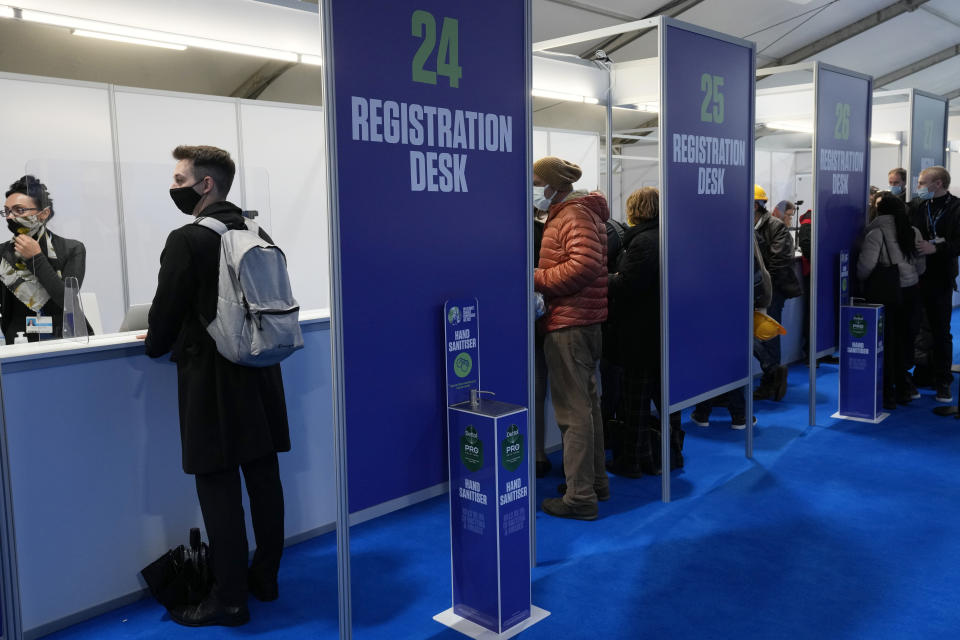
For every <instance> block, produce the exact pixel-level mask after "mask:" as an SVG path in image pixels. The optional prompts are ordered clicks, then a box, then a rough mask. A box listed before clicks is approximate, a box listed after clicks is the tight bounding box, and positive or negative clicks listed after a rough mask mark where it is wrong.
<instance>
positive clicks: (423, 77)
mask: <svg viewBox="0 0 960 640" xmlns="http://www.w3.org/2000/svg"><path fill="white" fill-rule="evenodd" d="M411 35H413V36H416V37H417V38H423V42H422V43H421V44H420V48H419V49H417V54H416V55H415V56H413V81H414V82H423V83H425V84H437V74H436V73H435V72H433V71H428V70H426V69H424V68H423V65H424V64H425V63H426V62H427V58H429V57H430V54H431V53H433V46H434V45H435V44H436V43H437V21H436V20H434V19H433V16H432V15H430V14H429V13H427V12H426V11H421V10H417V11H414V12H413V24H412V30H411Z"/></svg>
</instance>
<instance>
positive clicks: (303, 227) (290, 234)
mask: <svg viewBox="0 0 960 640" xmlns="http://www.w3.org/2000/svg"><path fill="white" fill-rule="evenodd" d="M0 91H2V95H5V96H9V97H10V99H8V100H4V101H2V102H0V134H2V139H3V143H4V154H3V156H2V158H0V185H2V186H3V187H6V186H7V185H9V184H11V183H12V182H14V181H15V180H17V179H18V178H20V176H22V175H24V174H25V173H29V174H32V175H35V176H36V177H37V178H38V179H39V180H41V181H42V182H44V183H45V184H46V185H47V187H48V188H49V190H50V194H51V196H52V197H53V201H54V210H55V212H56V215H55V217H54V219H53V220H52V222H51V224H50V229H51V231H53V232H54V233H57V234H59V235H61V236H64V237H67V238H72V239H76V240H80V241H81V242H83V243H84V245H85V247H86V250H87V261H86V278H85V281H84V283H83V287H82V289H83V291H84V292H85V293H93V294H95V296H96V298H97V301H98V306H99V310H100V316H101V318H102V322H103V329H104V330H105V331H106V332H108V333H109V332H113V331H116V330H117V328H118V327H119V326H120V322H121V320H122V319H123V315H124V313H125V312H126V309H127V307H128V306H129V305H132V304H139V303H146V302H150V301H151V300H152V298H153V294H154V291H155V289H156V282H157V270H158V268H159V264H160V252H161V251H162V249H163V245H164V242H165V240H166V238H167V235H168V234H169V233H170V231H172V230H173V229H175V228H177V227H179V226H181V225H183V224H186V223H188V222H189V221H190V218H189V217H188V216H185V215H183V214H181V213H180V212H179V211H178V210H177V209H176V207H175V206H174V204H173V202H172V201H171V200H170V196H169V194H168V189H169V188H170V184H171V181H172V175H173V167H174V163H175V160H174V159H173V157H172V156H171V152H172V150H173V148H174V147H176V146H177V145H179V144H208V145H214V146H218V147H222V148H224V149H226V150H227V151H229V152H230V153H231V155H232V156H233V158H234V160H235V161H236V162H237V168H238V171H237V176H236V179H235V180H234V184H233V188H232V189H231V191H230V195H229V198H230V200H231V201H233V202H234V203H235V204H237V205H238V206H240V207H242V208H244V209H254V210H256V211H257V212H258V218H257V221H258V222H259V224H260V225H261V226H262V227H264V228H265V229H266V230H267V231H268V232H269V233H270V234H271V236H272V237H273V238H274V240H275V241H276V242H277V243H278V244H279V245H280V247H281V248H283V250H284V253H285V254H286V256H287V260H288V264H289V267H290V274H291V281H292V284H293V290H294V294H295V295H296V296H297V299H298V301H299V302H300V306H301V308H302V309H323V308H326V307H328V306H329V295H328V293H327V290H328V287H327V286H326V283H327V282H328V281H329V267H328V258H327V256H328V251H327V246H328V239H327V225H326V217H325V212H326V184H325V179H324V177H323V176H324V175H325V145H324V129H323V111H322V109H321V108H319V107H310V106H301V105H291V104H285V103H273V102H258V101H250V100H238V99H234V98H219V97H213V96H199V95H192V94H184V93H172V92H164V91H154V90H143V89H132V88H123V87H113V86H111V85H106V84H93V83H80V82H73V81H70V82H67V81H60V80H55V79H51V78H42V77H35V76H20V75H13V74H0ZM17 98H22V99H21V100H18V99H17ZM24 101H29V102H30V108H24V106H23V104H24ZM571 136H573V138H571ZM567 138H570V139H571V140H573V141H574V142H575V143H576V144H579V145H580V146H581V147H582V148H586V147H585V146H584V142H582V141H580V140H579V139H575V138H576V136H575V134H566V133H565V134H562V135H561V137H560V138H558V140H561V141H563V140H566V139H567ZM567 142H568V143H569V142H570V141H567ZM557 144H563V142H557ZM596 144H597V143H596V140H595V139H594V142H593V149H594V154H596ZM586 146H589V143H587V144H586ZM581 155H585V157H586V156H588V155H589V153H588V152H586V151H581ZM591 166H592V170H593V172H594V175H595V174H596V172H597V171H598V169H597V166H596V160H594V163H593V164H592V165H591ZM312 283H320V286H313V284H312Z"/></svg>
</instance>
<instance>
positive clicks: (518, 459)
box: [500, 424, 523, 471]
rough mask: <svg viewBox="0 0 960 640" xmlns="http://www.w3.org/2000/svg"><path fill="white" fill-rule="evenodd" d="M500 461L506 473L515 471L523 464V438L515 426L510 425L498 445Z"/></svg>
mask: <svg viewBox="0 0 960 640" xmlns="http://www.w3.org/2000/svg"><path fill="white" fill-rule="evenodd" d="M500 460H501V462H502V464H503V468H504V469H506V470H507V471H516V470H517V468H518V467H519V466H520V464H521V463H522V462H523V436H522V435H520V429H519V428H517V425H515V424H512V425H510V428H508V429H507V436H506V437H505V438H504V439H503V442H501V443H500Z"/></svg>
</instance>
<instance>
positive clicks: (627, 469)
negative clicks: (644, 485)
mask: <svg viewBox="0 0 960 640" xmlns="http://www.w3.org/2000/svg"><path fill="white" fill-rule="evenodd" d="M606 466H607V471H609V472H610V473H612V474H613V475H616V476H623V477H624V478H642V477H643V476H644V475H646V474H644V472H643V469H641V468H640V463H639V462H638V461H637V460H636V458H631V459H629V460H628V459H627V456H621V457H619V458H614V459H613V460H610V461H609V462H607V465H606Z"/></svg>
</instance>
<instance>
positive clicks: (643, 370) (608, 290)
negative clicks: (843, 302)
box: [533, 157, 960, 520]
mask: <svg viewBox="0 0 960 640" xmlns="http://www.w3.org/2000/svg"><path fill="white" fill-rule="evenodd" d="M533 174H534V206H535V211H534V216H535V221H536V227H537V229H538V233H537V239H538V257H537V261H536V269H535V272H534V288H535V290H536V291H538V292H539V293H541V294H542V295H543V296H544V301H545V304H546V313H545V315H544V316H543V317H542V318H540V319H539V320H538V322H537V335H538V345H539V344H541V343H542V345H543V348H542V356H543V357H542V359H539V358H538V367H537V389H538V393H537V402H538V410H537V411H536V412H535V413H536V414H537V415H536V420H537V431H536V436H537V443H536V445H537V446H536V452H537V475H538V477H543V476H544V475H546V473H547V472H549V470H550V463H549V460H548V459H547V456H546V452H545V450H544V445H543V437H544V427H543V411H542V403H543V402H544V399H545V397H546V388H547V381H549V388H550V392H551V396H552V400H553V406H554V412H555V415H556V418H557V424H558V426H559V427H560V432H561V435H562V445H563V472H564V476H565V482H564V483H562V484H561V485H560V486H559V487H558V491H559V494H560V495H559V497H550V498H547V499H545V500H544V501H543V503H542V509H543V511H544V512H545V513H547V514H549V515H553V516H557V517H564V518H574V519H580V520H593V519H595V518H596V517H597V516H598V513H599V505H598V503H599V502H601V501H605V500H607V499H609V497H610V484H609V481H608V478H607V473H606V472H607V471H609V472H611V473H614V474H617V475H622V476H625V477H631V478H638V477H642V476H643V475H656V474H659V473H661V468H660V459H659V458H660V456H659V453H660V450H661V434H660V418H659V414H660V412H661V407H660V406H659V403H660V386H661V378H660V375H661V372H660V298H661V292H660V253H659V247H660V242H659V227H660V225H659V216H660V215H661V212H660V203H659V192H658V191H657V189H655V188H653V187H644V188H642V189H639V190H637V191H635V192H633V193H632V194H630V196H629V197H628V198H627V201H626V211H625V217H626V221H627V226H626V227H623V225H622V223H618V222H616V221H611V220H610V213H609V210H608V208H607V202H606V199H605V198H604V197H603V195H602V194H600V193H597V192H592V193H588V192H586V191H574V189H573V183H575V182H576V181H577V180H578V179H579V178H580V175H581V172H580V168H579V167H577V166H576V165H575V164H573V163H570V162H567V161H565V160H562V159H560V158H556V157H547V158H541V159H540V160H537V162H535V163H534V170H533ZM905 184H906V172H905V171H904V170H903V169H893V170H891V172H890V175H889V186H890V190H889V191H877V192H876V193H875V195H872V196H871V207H870V208H871V212H874V215H873V216H872V220H871V221H870V222H869V223H868V224H867V225H866V227H865V228H864V230H863V233H862V237H861V239H860V241H859V242H858V243H857V245H856V247H854V257H853V260H854V262H853V264H855V266H856V276H857V278H858V279H859V281H860V283H861V287H860V292H861V294H862V295H863V296H864V297H865V298H866V300H867V301H868V302H877V303H882V304H884V305H886V329H885V334H884V348H885V352H886V354H887V356H886V357H885V359H884V389H883V406H884V407H885V408H886V409H888V410H890V409H894V408H896V406H897V404H898V403H907V402H910V401H912V400H915V399H917V398H919V397H920V394H919V392H918V391H917V388H916V386H915V381H914V379H913V377H912V376H911V373H910V370H911V369H912V368H913V367H914V364H915V356H914V351H915V340H916V337H917V333H918V330H919V327H920V326H921V320H923V321H924V322H926V324H927V325H928V326H929V330H930V334H931V336H932V341H931V346H930V347H929V359H928V362H929V367H928V369H929V371H928V375H929V378H928V379H927V380H926V381H927V382H929V383H930V384H931V385H932V386H933V387H934V388H935V389H936V392H937V393H936V400H937V401H938V402H944V403H949V402H952V400H953V398H952V395H951V392H950V384H951V382H952V373H951V372H950V366H951V360H952V353H953V347H952V336H951V335H950V317H951V313H952V294H953V291H954V290H955V284H954V283H955V281H956V278H957V275H958V265H957V257H958V255H960V200H958V199H957V198H955V197H954V196H953V195H951V194H950V193H949V190H948V189H949V186H950V175H949V173H948V172H947V171H946V169H944V168H943V167H930V168H927V169H925V170H924V171H923V172H921V174H920V179H919V189H918V192H917V196H916V198H914V199H913V200H912V201H911V202H910V203H909V204H907V203H906V202H905V197H904V194H905ZM767 202H768V197H767V193H766V191H765V190H764V189H763V188H762V187H760V186H759V185H757V186H756V187H755V192H754V218H753V221H754V233H755V244H754V248H755V256H754V308H755V311H756V312H757V313H758V314H759V317H762V318H765V319H767V320H768V321H770V322H771V323H773V325H774V326H777V327H778V328H779V323H780V322H781V320H782V313H783V308H784V303H785V302H786V300H788V299H790V298H795V297H799V296H801V295H802V294H803V293H804V291H809V267H807V268H802V270H799V271H800V273H801V275H802V280H801V277H798V270H797V269H796V268H795V265H794V261H795V258H796V255H795V248H794V243H793V237H792V236H791V234H790V232H789V225H790V224H791V223H792V221H793V217H794V216H795V215H796V206H795V205H794V204H793V203H791V202H789V201H786V200H783V201H780V202H779V203H778V204H777V205H776V206H775V207H774V209H773V211H772V212H771V211H769V210H768V209H767ZM811 219H812V214H811V212H810V211H808V212H806V213H805V214H804V216H801V217H800V219H799V223H800V224H799V229H800V233H799V242H800V248H801V251H802V253H803V255H804V258H805V262H806V264H807V265H809V259H810V258H809V251H810V233H809V232H810V227H811V225H810V222H811ZM804 232H806V233H804ZM540 238H542V241H541V240H540ZM541 242H542V243H541ZM805 321H806V318H805ZM768 333H769V335H767V334H768ZM757 334H758V337H757V338H756V339H755V342H754V355H755V356H756V358H757V359H758V360H759V362H760V365H761V369H762V371H763V375H762V378H761V380H760V384H759V386H758V387H757V388H756V389H755V390H754V399H756V400H771V401H781V400H782V399H783V397H784V395H785V393H786V388H787V367H786V365H785V364H783V363H782V361H781V350H780V340H779V332H778V331H773V332H757ZM761 334H763V335H761ZM598 371H599V372H600V373H601V376H602V385H599V384H598V375H597V372H598ZM601 390H602V394H603V397H602V398H601ZM718 404H721V405H725V406H726V407H727V408H728V410H729V412H730V416H731V427H732V428H734V429H744V428H746V419H745V418H746V415H745V413H746V411H745V405H746V400H745V397H744V392H743V389H736V390H733V391H730V392H727V393H725V394H723V395H721V396H719V397H717V398H713V399H710V400H706V401H703V402H701V403H700V404H698V405H697V407H696V408H695V409H694V411H693V413H692V416H691V418H692V421H693V422H694V423H695V424H697V425H700V426H709V418H710V412H711V409H712V408H713V406H715V405H718ZM654 412H656V413H654ZM669 422H670V425H671V436H672V437H671V443H670V445H671V455H672V459H673V461H674V463H675V464H674V468H676V466H682V465H683V455H682V447H683V437H684V432H683V430H682V429H681V420H680V414H679V412H677V413H675V414H672V415H670V417H669ZM754 422H756V418H754ZM605 449H612V452H613V455H612V460H610V461H609V462H607V463H606V464H605V457H606V454H605Z"/></svg>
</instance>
